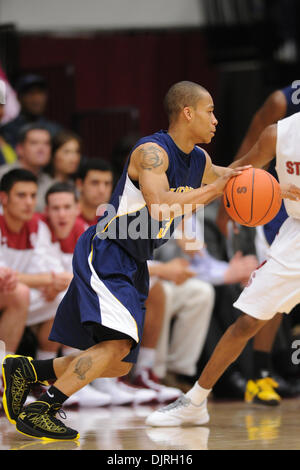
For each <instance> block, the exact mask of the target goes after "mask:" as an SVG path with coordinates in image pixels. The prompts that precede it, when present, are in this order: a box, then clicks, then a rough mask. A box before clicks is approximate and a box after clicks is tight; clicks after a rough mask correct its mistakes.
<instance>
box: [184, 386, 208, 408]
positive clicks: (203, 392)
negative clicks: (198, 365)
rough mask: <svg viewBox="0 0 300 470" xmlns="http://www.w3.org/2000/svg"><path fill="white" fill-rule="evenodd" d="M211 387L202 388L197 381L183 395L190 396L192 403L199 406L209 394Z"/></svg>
mask: <svg viewBox="0 0 300 470" xmlns="http://www.w3.org/2000/svg"><path fill="white" fill-rule="evenodd" d="M210 392H211V389H209V390H207V389H206V388H202V387H201V386H200V385H199V384H198V382H196V383H195V385H194V386H193V388H191V390H189V391H188V392H187V393H186V394H185V395H186V396H187V397H188V398H190V400H191V402H192V403H193V405H196V406H199V405H200V404H201V403H202V402H203V401H204V400H205V399H206V398H207V397H208V395H209V393H210Z"/></svg>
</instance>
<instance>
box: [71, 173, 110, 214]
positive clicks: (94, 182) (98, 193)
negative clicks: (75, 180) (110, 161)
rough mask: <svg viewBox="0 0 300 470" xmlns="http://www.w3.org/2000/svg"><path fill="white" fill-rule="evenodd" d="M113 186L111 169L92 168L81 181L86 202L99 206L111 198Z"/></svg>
mask: <svg viewBox="0 0 300 470" xmlns="http://www.w3.org/2000/svg"><path fill="white" fill-rule="evenodd" d="M112 186H113V175H112V173H111V171H99V170H90V171H89V172H88V173H87V175H86V177H85V179H84V181H83V182H81V183H79V190H80V192H81V197H82V199H83V200H84V202H85V203H86V204H87V205H89V206H94V207H95V208H97V207H98V206H99V205H101V204H106V203H107V202H108V201H109V200H110V196H111V192H112Z"/></svg>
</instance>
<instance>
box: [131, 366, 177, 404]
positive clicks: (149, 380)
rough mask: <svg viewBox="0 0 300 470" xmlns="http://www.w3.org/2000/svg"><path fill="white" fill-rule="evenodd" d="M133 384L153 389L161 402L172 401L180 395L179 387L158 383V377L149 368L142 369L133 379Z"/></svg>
mask: <svg viewBox="0 0 300 470" xmlns="http://www.w3.org/2000/svg"><path fill="white" fill-rule="evenodd" d="M133 383H134V385H138V386H140V387H144V388H148V389H150V390H154V391H155V392H156V393H157V401H159V402H161V403H163V402H168V401H173V400H176V399H177V398H179V397H180V396H181V395H182V391H181V390H179V388H175V387H167V386H166V385H162V384H160V383H159V380H158V378H157V377H156V375H155V374H154V373H153V372H152V370H150V369H142V370H141V371H140V373H139V374H138V375H137V376H136V377H135V379H134V382H133Z"/></svg>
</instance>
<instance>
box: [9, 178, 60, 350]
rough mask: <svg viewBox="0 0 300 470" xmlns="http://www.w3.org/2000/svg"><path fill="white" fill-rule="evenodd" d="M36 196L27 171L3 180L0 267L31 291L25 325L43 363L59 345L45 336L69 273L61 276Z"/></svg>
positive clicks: (34, 184)
mask: <svg viewBox="0 0 300 470" xmlns="http://www.w3.org/2000/svg"><path fill="white" fill-rule="evenodd" d="M36 195H37V178H36V176H35V175H34V174H33V173H31V172H30V171H28V170H24V169H14V170H11V171H9V172H8V173H6V174H5V175H4V176H3V177H2V180H1V185H0V198H1V203H2V208H3V214H2V215H0V240H1V251H0V266H2V267H10V268H11V269H13V270H14V271H15V272H16V276H17V280H18V282H20V283H22V284H25V285H26V286H27V287H29V288H30V304H29V311H28V316H27V322H26V325H27V326H29V327H30V328H32V329H34V330H35V333H36V336H37V340H38V350H37V357H40V358H41V359H42V358H45V356H46V357H49V354H50V353H52V357H53V356H54V355H56V353H57V349H58V346H59V345H57V344H56V343H53V342H50V341H48V335H49V330H50V328H51V325H52V319H53V318H54V315H55V313H56V309H57V306H58V304H59V297H58V294H59V293H60V292H63V291H64V290H65V289H66V288H67V286H68V283H69V273H65V272H64V268H63V266H62V264H61V262H60V260H59V256H58V253H57V249H56V247H55V245H54V244H53V243H52V241H51V234H50V231H49V230H48V227H47V226H46V224H45V223H43V222H42V221H41V220H40V219H39V217H38V215H37V214H35V213H34V212H35V205H36ZM49 293H51V298H49ZM16 328H17V327H16ZM16 331H17V330H16ZM49 352H50V353H49Z"/></svg>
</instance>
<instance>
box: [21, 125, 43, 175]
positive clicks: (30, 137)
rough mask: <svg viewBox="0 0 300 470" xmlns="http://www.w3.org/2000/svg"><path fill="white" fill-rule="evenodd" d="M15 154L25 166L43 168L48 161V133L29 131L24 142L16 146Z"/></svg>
mask: <svg viewBox="0 0 300 470" xmlns="http://www.w3.org/2000/svg"><path fill="white" fill-rule="evenodd" d="M17 153H18V155H19V156H20V158H21V159H22V161H23V163H24V165H25V166H28V167H29V168H37V169H39V168H43V167H44V166H46V165H47V164H48V163H49V161H50V155H51V140H50V134H49V132H48V131H46V130H42V129H34V130H31V131H29V132H28V133H27V136H26V139H25V141H24V142H23V143H21V144H19V145H18V146H17Z"/></svg>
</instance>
